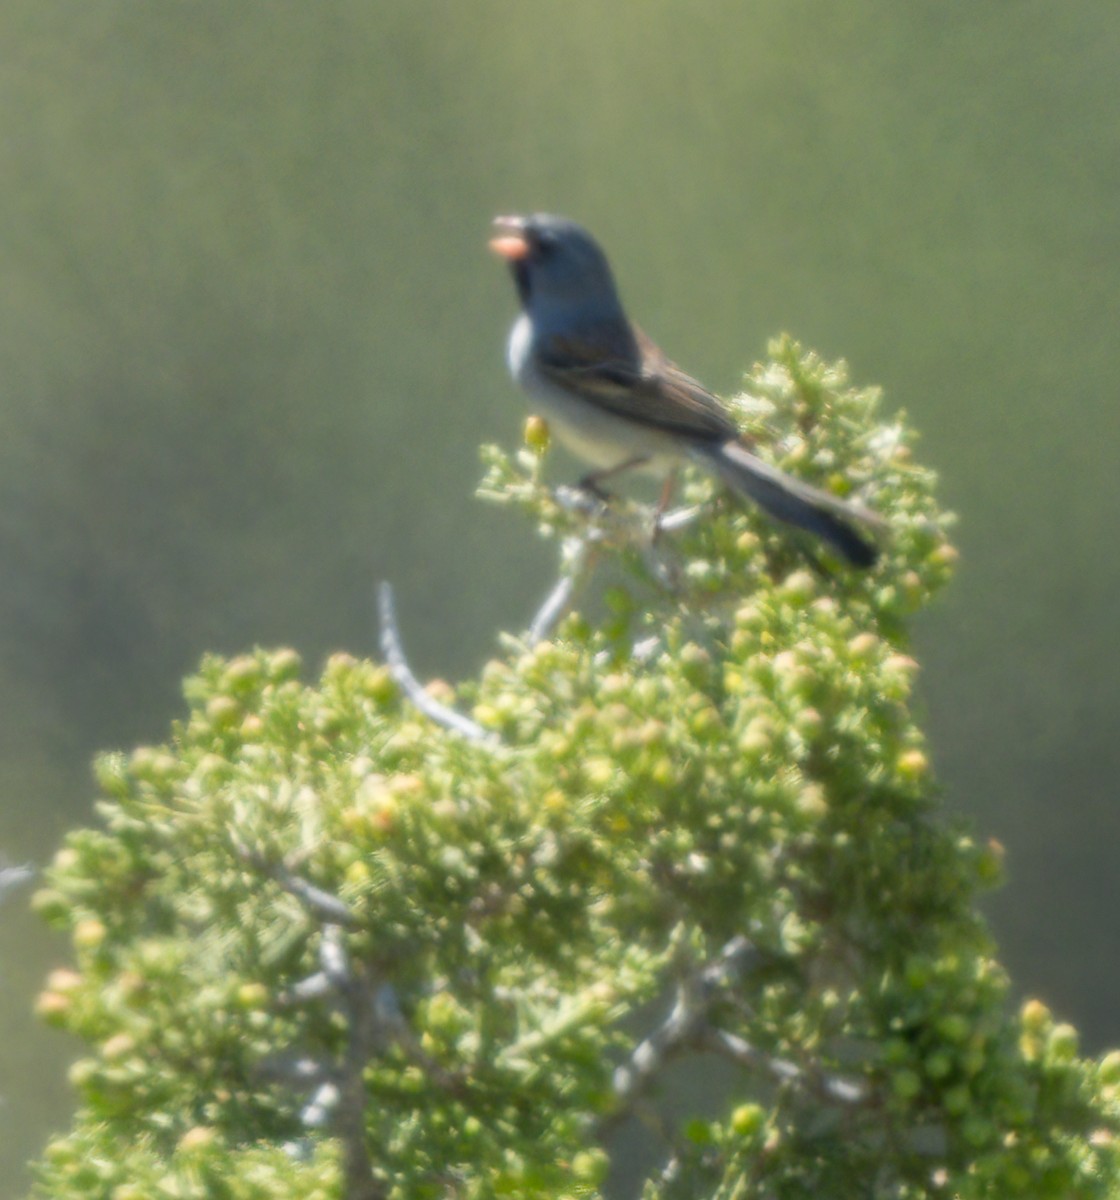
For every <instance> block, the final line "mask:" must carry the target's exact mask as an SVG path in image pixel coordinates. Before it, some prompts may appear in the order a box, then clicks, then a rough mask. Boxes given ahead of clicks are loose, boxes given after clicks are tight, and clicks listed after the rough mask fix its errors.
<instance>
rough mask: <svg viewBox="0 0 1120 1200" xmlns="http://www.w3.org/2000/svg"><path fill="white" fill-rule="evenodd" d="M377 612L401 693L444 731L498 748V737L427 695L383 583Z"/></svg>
mask: <svg viewBox="0 0 1120 1200" xmlns="http://www.w3.org/2000/svg"><path fill="white" fill-rule="evenodd" d="M377 613H378V617H379V620H380V623H381V653H382V654H384V655H385V661H386V663H387V664H388V666H389V670H390V671H391V672H392V674H393V678H394V679H395V680H396V681H397V684H398V685H399V687H400V689H401V691H403V692H404V694H405V695H406V696H407V697H408V699H409V700H411V701H412V703H413V705H414V706H415V707H416V708H418V709H419V710H420V712H422V713H423V714H424V716H426V717H427V718H428V719H429V720H430V721H434V722H435V723H436V724H437V725H439V726H441V727H442V728H443V729H447V730H449V731H450V732H451V733H457V734H458V735H459V736H460V737H464V738H466V739H467V740H468V741H471V742H483V743H485V744H488V745H498V738H497V737H495V735H494V734H493V733H491V732H490V730H488V729H483V727H482V726H481V725H479V724H478V723H477V722H476V721H472V720H471V719H470V717H465V716H463V714H462V713H459V712H456V711H455V710H454V709H453V708H449V707H448V706H447V705H446V704H441V703H440V702H439V701H438V700H436V699H435V698H434V697H432V696H430V695H428V693H427V692H426V691H425V690H424V688H423V686H422V685H421V683H420V681H419V680H418V679H417V678H416V676H415V675H414V674H413V673H412V668H411V667H409V665H408V660H407V659H406V658H405V655H404V646H403V643H402V642H401V636H400V631H399V629H398V627H397V613H396V606H395V604H394V603H393V589H392V586H391V585H390V584H388V583H382V584H381V585H380V586H379V587H378V589H377Z"/></svg>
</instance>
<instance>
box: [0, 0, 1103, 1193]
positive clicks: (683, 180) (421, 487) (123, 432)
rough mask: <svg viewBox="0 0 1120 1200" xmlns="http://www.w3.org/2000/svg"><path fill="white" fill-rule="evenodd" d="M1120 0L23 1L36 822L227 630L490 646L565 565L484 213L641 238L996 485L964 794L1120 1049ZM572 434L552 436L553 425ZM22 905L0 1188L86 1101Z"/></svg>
mask: <svg viewBox="0 0 1120 1200" xmlns="http://www.w3.org/2000/svg"><path fill="white" fill-rule="evenodd" d="M1118 63H1120V6H1117V5H1116V4H1114V3H1107V2H1104V3H1102V2H1097V3H1090V2H1081V0H1065V3H1062V4H1054V3H1043V2H1040V0H941V2H940V3H936V4H934V3H910V4H902V3H898V2H897V0H896V2H895V3H887V2H886V0H881V2H867V0H846V2H845V3H844V4H836V3H826V2H825V0H711V2H703V0H701V2H696V0H691V2H689V3H685V2H683V0H680V2H678V3H669V2H667V0H644V2H643V3H642V4H628V5H614V6H611V5H603V4H601V3H592V2H591V0H568V2H567V3H565V4H563V5H547V4H543V3H542V4H532V3H524V2H522V3H517V2H515V0H473V2H471V3H463V2H461V0H460V2H459V3H455V2H453V0H442V2H440V0H410V3H408V4H394V3H389V2H388V0H380V2H378V0H373V2H368V0H367V2H366V3H361V2H359V0H320V2H318V3H315V4H308V3H305V2H301V3H293V2H291V0H268V2H267V3H265V2H260V0H258V2H253V0H241V2H239V3H236V4H231V3H229V0H191V2H189V3H187V2H185V0H179V2H175V0H163V2H159V3H157V2H154V0H130V2H127V3H126V2H124V0H92V2H91V0H55V2H53V3H50V4H43V3H42V0H7V3H6V4H5V5H4V6H3V8H2V9H0V495H2V500H3V502H2V505H0V579H2V584H0V850H2V851H3V852H4V854H6V856H7V857H8V859H9V860H12V861H17V862H18V861H25V860H31V861H34V862H36V863H40V864H42V863H44V862H46V861H47V860H48V859H49V856H50V854H51V853H52V850H53V848H54V847H55V846H56V844H57V842H58V839H59V838H60V836H61V835H62V833H63V832H64V831H65V830H66V829H67V828H70V827H72V826H74V825H76V824H79V823H83V822H88V821H89V820H90V819H91V808H90V804H91V799H92V796H93V789H92V786H91V783H90V777H89V766H88V764H89V760H90V758H91V756H92V755H93V754H94V752H95V751H96V750H98V749H99V748H112V747H129V746H132V745H134V744H135V743H137V742H142V741H152V740H157V739H160V738H161V737H162V736H163V735H164V733H165V731H166V729H167V726H168V723H169V721H170V720H171V719H172V718H173V717H174V716H176V715H177V714H178V713H180V712H181V711H182V703H181V700H180V696H179V681H180V678H181V677H182V675H183V674H185V673H186V672H188V671H190V670H191V669H192V667H193V666H194V664H195V663H196V662H197V660H198V657H199V655H200V654H201V653H202V652H203V651H206V650H217V651H222V652H236V651H238V650H241V649H245V648H247V647H250V646H252V645H254V644H257V643H262V644H267V645H277V644H287V645H292V646H295V647H297V648H298V649H299V650H300V651H301V652H302V653H303V654H304V656H305V657H306V659H307V662H308V665H309V670H311V671H314V670H317V668H318V665H319V663H320V662H321V660H322V658H323V657H324V656H325V655H326V654H328V653H329V652H330V651H332V650H336V649H346V650H349V651H352V652H354V653H358V654H366V653H372V652H373V651H374V648H375V623H374V617H373V602H372V591H373V585H374V581H375V580H378V579H382V578H388V579H391V580H392V581H393V582H394V583H395V585H396V588H397V593H398V597H399V604H400V608H401V622H402V626H403V631H404V634H405V637H406V641H407V646H408V649H409V652H410V655H411V658H412V660H413V663H414V666H415V667H416V668H417V670H418V671H419V672H420V673H421V674H424V675H429V674H435V673H438V674H442V675H446V676H449V677H452V678H455V677H460V676H463V675H467V674H470V673H472V672H473V671H474V670H476V668H477V667H478V665H479V664H480V662H481V661H482V660H483V659H484V658H485V657H486V656H487V655H488V654H489V653H490V652H491V651H492V649H493V647H494V644H495V643H494V639H495V634H496V632H497V631H498V630H499V629H501V628H503V627H519V626H521V625H522V624H523V623H524V622H525V620H526V619H527V617H528V615H529V613H530V612H531V610H532V607H533V606H534V604H535V603H536V601H537V599H538V598H539V597H540V596H541V595H542V593H543V591H544V590H545V589H546V587H547V585H548V581H549V578H550V573H551V570H552V560H551V556H550V553H549V552H548V551H547V550H546V548H544V547H541V546H540V545H538V544H537V543H536V541H535V540H534V538H533V535H532V533H531V531H530V530H529V529H528V528H527V527H525V526H524V525H522V524H521V523H520V522H519V520H518V519H517V518H515V517H514V516H512V515H510V514H507V513H504V512H500V511H496V510H491V509H489V508H487V507H485V506H482V505H479V504H476V503H474V502H472V500H471V494H472V490H473V487H474V485H475V483H476V481H477V478H478V476H479V466H478V458H477V450H476V447H477V445H478V443H479V441H480V440H501V441H503V442H505V443H506V444H513V443H515V442H516V440H517V438H518V436H519V430H520V426H521V419H522V416H523V413H524V408H523V404H522V401H521V400H520V398H519V397H518V396H517V395H516V394H515V392H514V389H513V387H512V385H511V384H510V383H509V382H508V380H507V378H506V375H505V371H504V365H503V352H504V340H505V335H506V329H507V326H508V323H509V321H510V319H511V318H512V315H513V309H514V301H513V295H512V291H511V288H510V286H509V281H508V279H507V278H506V274H505V272H504V271H503V270H502V269H501V267H500V264H498V263H497V262H496V261H494V260H492V259H491V258H490V257H488V255H487V253H486V249H485V240H486V237H487V235H488V223H489V220H490V218H491V216H492V215H493V214H495V213H497V212H502V211H510V210H512V211H518V210H525V209H538V208H546V209H551V210H554V211H559V212H563V213H566V214H569V215H571V216H574V217H577V218H579V219H581V220H582V221H584V222H585V223H586V224H588V225H589V226H590V227H591V228H592V229H593V230H594V231H595V232H596V233H597V234H598V235H599V237H600V238H601V240H602V241H603V242H604V243H605V244H606V246H607V247H608V249H609V251H610V253H611V255H612V258H613V260H614V262H615V266H616V269H617V271H618V274H619V276H620V278H621V281H622V285H623V290H624V294H625V296H626V298H627V299H628V301H629V304H630V307H631V309H632V311H633V312H634V313H635V315H636V316H637V317H638V318H639V319H640V320H641V321H642V323H643V324H644V325H645V327H646V328H647V329H648V330H649V331H650V332H651V333H652V334H653V335H654V336H655V337H657V338H658V340H659V341H661V342H662V344H663V345H664V346H665V347H666V348H667V349H668V350H669V352H670V353H671V354H673V356H674V357H675V358H677V359H678V360H679V361H680V362H681V363H682V364H683V365H684V366H685V367H686V368H688V369H689V370H691V371H693V372H694V373H696V374H699V375H700V376H701V377H702V378H704V379H705V380H706V381H708V382H709V383H710V384H711V385H712V386H713V387H715V388H716V389H718V390H721V391H724V392H728V391H731V390H733V389H734V388H735V387H736V385H737V383H738V381H739V378H740V374H741V372H742V371H743V370H744V369H745V368H747V367H748V366H749V365H750V363H751V362H752V361H753V360H754V359H755V358H757V357H759V356H761V355H762V354H763V352H764V349H765V343H766V340H767V338H768V337H769V336H770V335H772V334H775V333H777V332H779V331H780V330H788V331H790V332H792V333H793V334H795V335H796V336H798V337H799V338H800V339H802V340H803V341H804V342H805V343H806V344H808V345H810V346H812V347H814V348H816V349H818V350H820V351H821V352H822V353H824V354H826V355H829V356H843V357H845V358H847V359H848V360H849V362H850V364H851V368H852V372H853V376H854V378H855V379H856V380H857V381H858V382H861V383H881V384H883V385H884V386H885V388H886V389H887V394H888V404H889V406H892V407H894V406H902V407H905V408H906V409H907V410H908V412H909V413H910V414H911V417H912V419H913V420H914V422H915V423H916V424H917V426H918V427H919V428H920V429H922V430H923V431H924V435H925V436H924V440H923V443H922V447H921V452H922V454H923V455H924V457H925V459H926V460H928V461H929V462H931V463H932V464H933V465H934V466H935V467H936V468H937V469H938V470H939V471H940V472H941V475H942V482H943V496H944V499H945V502H946V503H947V504H948V505H949V506H950V507H952V508H954V509H956V510H957V511H958V512H959V513H960V514H961V524H960V527H959V538H958V541H959V545H960V546H961V548H962V550H963V560H962V570H961V573H960V577H959V580H958V582H957V584H956V585H955V586H954V588H953V589H952V592H951V595H950V596H949V597H948V598H947V599H946V600H944V601H943V602H941V604H940V605H939V607H938V608H937V609H936V611H935V612H934V613H932V614H930V615H929V616H928V617H926V618H925V619H923V621H922V622H921V625H920V628H919V631H918V647H917V648H918V652H919V654H920V657H921V659H922V662H923V689H922V703H923V705H924V707H925V710H926V714H925V716H926V722H927V725H928V728H929V732H930V736H931V741H932V746H933V751H934V755H935V761H936V764H937V767H938V769H939V772H940V775H941V778H942V779H943V781H944V783H945V787H946V792H947V801H948V804H949V805H950V806H951V808H952V809H953V810H955V811H958V812H960V813H964V814H968V815H969V817H970V818H971V819H972V820H973V821H974V823H975V826H976V829H977V831H978V833H979V834H980V835H982V836H985V837H987V836H994V837H997V838H999V839H1000V841H1002V842H1003V843H1004V844H1005V845H1006V846H1007V848H1008V852H1009V867H1010V882H1009V885H1008V886H1007V887H1006V888H1005V889H1004V890H1003V891H1002V892H1000V893H999V894H998V895H996V896H995V897H993V899H992V900H991V902H990V905H989V911H990V913H991V916H992V920H993V922H994V925H995V927H996V929H997V932H998V935H999V938H1000V942H1001V945H1002V950H1003V957H1004V959H1005V961H1006V963H1007V964H1008V965H1009V967H1010V969H1011V971H1012V973H1013V976H1014V978H1015V980H1016V984H1017V987H1018V988H1019V989H1020V990H1021V991H1023V992H1029V993H1033V994H1038V995H1040V996H1042V997H1043V998H1044V999H1046V1000H1047V1001H1048V1002H1050V1003H1051V1004H1053V1005H1054V1007H1055V1008H1056V1009H1057V1011H1058V1012H1059V1014H1060V1015H1061V1016H1062V1017H1064V1018H1067V1019H1070V1020H1073V1021H1074V1022H1076V1023H1077V1024H1078V1025H1079V1026H1080V1028H1081V1029H1082V1031H1083V1033H1084V1035H1085V1042H1086V1046H1087V1048H1089V1049H1098V1048H1100V1047H1102V1046H1103V1045H1105V1044H1115V1043H1117V1042H1120V1016H1118V1014H1117V1009H1116V1002H1115V997H1116V992H1117V981H1118V975H1120V972H1118V961H1117V960H1118V955H1120V906H1118V905H1117V903H1116V900H1115V888H1114V873H1115V866H1114V860H1115V854H1116V845H1117V831H1118V827H1120V822H1118V818H1117V815H1116V812H1115V811H1114V809H1115V803H1114V793H1115V790H1116V785H1115V780H1116V777H1117V775H1118V773H1120V737H1118V736H1117V734H1116V731H1115V725H1116V714H1117V711H1118V708H1120V704H1118V701H1120V683H1118V680H1117V675H1118V670H1117V667H1118V664H1120V648H1118V645H1120V637H1118V634H1117V620H1116V611H1115V610H1116V596H1117V594H1118V593H1120V566H1118V563H1120V555H1118V553H1117V517H1118V516H1120V497H1118V492H1120V489H1118V485H1117V480H1118V477H1120V473H1118V471H1117V466H1116V458H1117V455H1118V453H1120V415H1118V414H1120V406H1118V405H1117V403H1116V398H1115V395H1114V392H1115V388H1116V385H1115V382H1114V381H1115V379H1116V377H1117V373H1118V371H1117V368H1118V365H1120V352H1118V349H1117V315H1116V308H1117V303H1116V295H1117V292H1118V290H1120V261H1118V251H1120V224H1118V222H1117V192H1118V188H1120V106H1118V104H1117V97H1116V81H1117V64H1118ZM557 474H558V475H562V474H563V464H562V463H561V462H560V461H559V459H558V461H557ZM26 895H27V893H26V892H24V893H22V894H20V895H18V896H16V897H15V898H12V899H10V900H9V902H8V903H7V904H6V905H5V907H4V908H3V909H2V910H0V1033H2V1036H0V1095H2V1096H3V1097H4V1101H5V1106H4V1108H3V1110H2V1112H0V1129H2V1130H3V1132H2V1134H0V1180H3V1181H5V1182H4V1183H0V1189H3V1188H10V1189H11V1190H10V1192H9V1193H8V1194H11V1195H13V1196H14V1195H18V1194H19V1193H20V1191H21V1190H22V1188H23V1186H24V1184H25V1177H24V1176H22V1175H21V1174H20V1168H21V1164H22V1163H23V1162H24V1161H25V1160H26V1159H27V1158H28V1156H30V1155H32V1154H34V1153H36V1152H37V1150H38V1149H39V1147H40V1146H41V1144H42V1141H43V1139H44V1137H45V1136H46V1134H47V1132H48V1131H49V1130H50V1129H51V1128H58V1127H60V1126H62V1125H64V1124H65V1123H66V1120H67V1116H68V1106H69V1097H68V1095H67V1092H66V1088H65V1083H64V1072H65V1066H66V1063H67V1061H68V1060H69V1057H70V1056H71V1055H72V1054H73V1053H74V1051H75V1047H74V1046H72V1045H70V1044H68V1043H66V1042H65V1041H64V1039H62V1038H61V1036H60V1035H56V1034H51V1033H48V1032H45V1031H42V1030H40V1029H38V1028H37V1026H36V1025H35V1023H34V1021H33V1019H32V1018H31V1016H30V1015H29V1005H30V1003H31V998H32V995H33V994H34V992H35V990H36V989H37V987H38V986H39V984H40V983H41V981H42V978H43V976H44V974H45V972H46V971H47V970H48V969H50V968H51V967H52V966H54V965H57V964H60V963H63V962H65V961H66V949H65V946H64V945H63V943H62V942H61V941H60V940H59V939H56V938H54V937H53V936H50V935H48V934H47V933H46V932H44V930H43V929H42V928H41V927H40V925H39V923H38V922H37V921H36V920H35V919H33V918H32V917H31V916H30V915H28V914H27V913H26V912H25V911H24V910H25V903H24V901H25V899H26Z"/></svg>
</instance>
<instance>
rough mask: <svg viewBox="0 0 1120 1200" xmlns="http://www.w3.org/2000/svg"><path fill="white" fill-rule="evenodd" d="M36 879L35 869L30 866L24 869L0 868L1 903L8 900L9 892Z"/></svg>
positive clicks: (23, 867)
mask: <svg viewBox="0 0 1120 1200" xmlns="http://www.w3.org/2000/svg"><path fill="white" fill-rule="evenodd" d="M34 878H35V868H34V867H32V866H30V865H25V866H22V867H0V903H3V902H4V900H6V899H7V896H8V893H9V892H14V891H15V889H16V888H18V887H22V886H23V885H24V884H25V883H30V882H31V880H32V879H34Z"/></svg>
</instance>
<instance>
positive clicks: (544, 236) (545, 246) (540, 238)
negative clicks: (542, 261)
mask: <svg viewBox="0 0 1120 1200" xmlns="http://www.w3.org/2000/svg"><path fill="white" fill-rule="evenodd" d="M533 249H534V250H536V252H537V254H538V255H539V256H540V257H541V258H547V257H548V256H549V255H550V254H551V253H552V252H553V250H555V249H556V238H555V237H554V236H553V234H552V233H550V232H549V231H548V230H547V229H546V230H538V231H537V233H536V234H535V235H534V237H533Z"/></svg>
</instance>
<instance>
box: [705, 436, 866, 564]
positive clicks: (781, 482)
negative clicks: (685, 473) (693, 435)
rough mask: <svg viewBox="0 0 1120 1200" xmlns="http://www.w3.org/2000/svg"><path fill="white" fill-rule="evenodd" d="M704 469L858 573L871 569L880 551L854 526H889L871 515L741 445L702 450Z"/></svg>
mask: <svg viewBox="0 0 1120 1200" xmlns="http://www.w3.org/2000/svg"><path fill="white" fill-rule="evenodd" d="M697 456H698V458H699V459H700V461H701V462H702V463H704V464H705V465H707V466H709V467H711V468H713V469H714V470H715V471H716V473H717V474H718V475H719V477H720V478H721V479H722V480H723V481H724V483H726V484H727V485H728V487H730V488H732V489H733V490H734V491H736V492H739V493H740V494H741V495H744V496H746V497H748V498H749V499H751V500H753V501H754V502H755V504H757V505H758V506H759V507H760V508H761V509H763V510H764V511H766V512H768V513H769V514H770V516H772V517H774V518H776V519H777V520H779V521H785V522H786V523H787V524H790V525H796V526H797V528H798V529H804V530H806V531H807V532H808V533H812V534H814V535H815V536H817V537H819V538H820V539H821V540H822V541H825V542H827V543H828V544H829V545H830V546H832V547H833V548H834V549H836V550H838V551H839V552H840V553H841V554H842V555H843V556H844V557H845V558H846V559H847V560H848V562H850V563H851V564H852V566H854V567H870V566H872V564H873V563H874V562H875V560H876V559H877V558H878V557H879V548H878V547H877V546H876V545H875V544H874V543H873V542H871V541H870V540H869V539H868V538H865V537H864V536H863V535H862V534H860V533H857V532H856V530H855V529H854V528H853V527H852V521H853V520H858V521H862V522H863V523H864V524H867V525H871V526H877V527H879V528H882V527H884V526H885V522H884V521H883V519H882V518H881V517H879V516H877V515H876V514H875V513H873V512H871V511H870V509H866V508H861V507H859V506H858V505H854V504H847V503H845V502H844V501H843V500H840V499H838V498H837V497H836V496H830V495H829V494H828V493H827V492H822V491H821V490H820V488H815V487H813V486H812V485H811V484H808V483H803V482H802V481H801V480H800V479H794V477H793V476H792V475H787V474H786V473H785V472H784V471H779V470H778V468H777V467H772V466H770V464H769V463H765V462H763V461H762V459H761V458H757V457H756V456H755V455H753V454H752V453H751V452H750V451H749V450H748V449H747V448H746V446H744V445H743V444H742V443H741V442H725V443H724V444H723V445H722V446H720V445H712V446H702V447H697Z"/></svg>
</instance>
